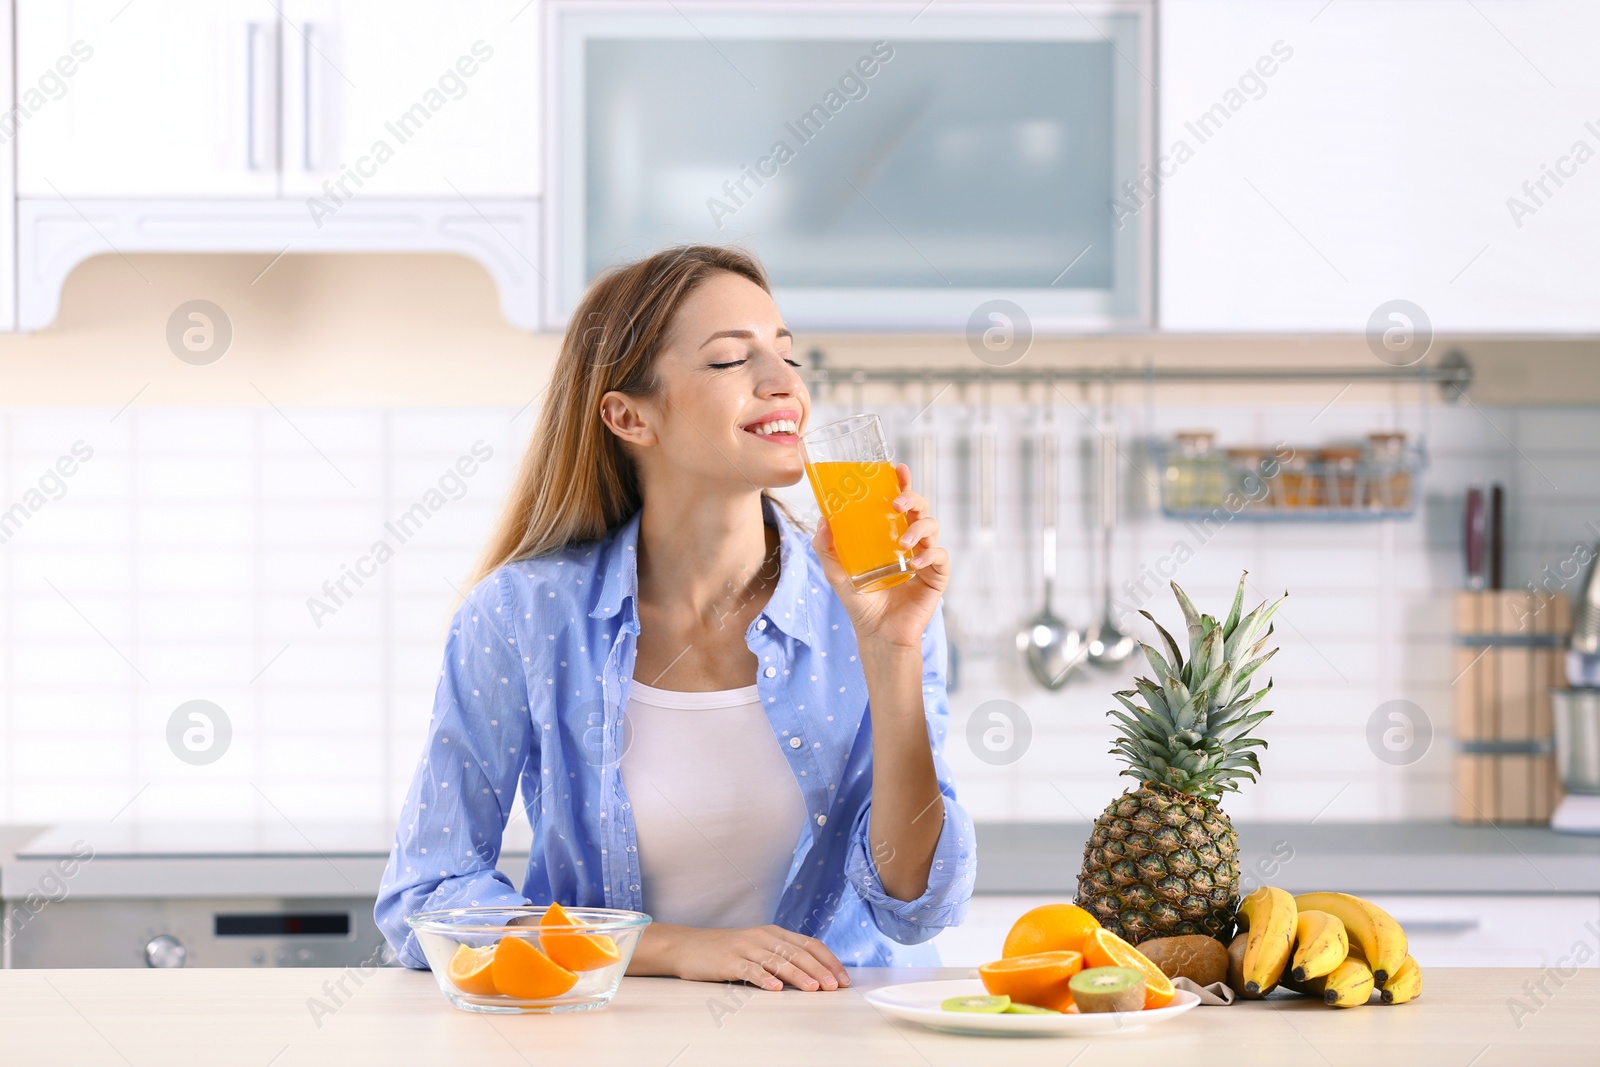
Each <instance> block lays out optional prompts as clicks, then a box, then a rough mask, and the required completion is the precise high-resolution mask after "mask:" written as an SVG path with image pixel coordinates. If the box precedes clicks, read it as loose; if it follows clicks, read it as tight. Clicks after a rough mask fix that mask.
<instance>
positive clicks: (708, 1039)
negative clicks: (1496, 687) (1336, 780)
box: [0, 967, 1600, 1067]
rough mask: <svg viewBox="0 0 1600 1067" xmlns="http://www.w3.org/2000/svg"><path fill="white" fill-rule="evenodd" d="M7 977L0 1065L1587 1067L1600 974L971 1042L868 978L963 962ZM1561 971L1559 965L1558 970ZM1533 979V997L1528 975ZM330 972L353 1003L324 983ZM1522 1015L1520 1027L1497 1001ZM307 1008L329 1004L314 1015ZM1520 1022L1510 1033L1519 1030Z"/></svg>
mask: <svg viewBox="0 0 1600 1067" xmlns="http://www.w3.org/2000/svg"><path fill="white" fill-rule="evenodd" d="M351 973H353V972H347V971H338V970H311V969H306V970H299V969H263V970H243V969H240V970H226V969H218V970H175V971H158V970H74V971H69V970H32V971H30V970H16V971H0V1064H7V1065H10V1064H18V1065H23V1064H28V1065H31V1064H64V1065H72V1067H78V1065H85V1067H92V1065H99V1064H106V1065H111V1067H127V1065H134V1067H145V1065H150V1067H184V1065H189V1064H196V1065H198V1064H205V1065H208V1067H210V1065H227V1067H251V1065H260V1067H267V1065H269V1064H270V1065H271V1067H296V1065H301V1064H339V1065H341V1067H349V1065H352V1064H356V1065H365V1064H382V1065H391V1064H392V1065H401V1064H405V1065H409V1064H450V1065H452V1067H479V1065H481V1067H501V1065H504V1067H519V1065H525V1064H536V1065H540V1067H543V1065H545V1064H572V1065H575V1067H609V1065H617V1067H690V1065H697V1067H698V1065H702V1064H705V1065H718V1064H729V1065H733V1064H737V1065H739V1067H749V1065H751V1064H758V1065H762V1067H767V1065H772V1064H790V1063H792V1064H804V1065H807V1067H856V1065H858V1064H867V1065H870V1067H899V1065H905V1067H945V1065H952V1067H953V1065H957V1064H961V1065H965V1064H974V1063H1005V1064H1007V1065H1013V1064H1015V1065H1026V1064H1050V1065H1052V1067H1064V1065H1067V1064H1071V1065H1073V1067H1095V1065H1098V1064H1115V1065H1117V1067H1134V1065H1136V1064H1171V1065H1174V1067H1189V1065H1201V1064H1225V1065H1227V1067H1252V1065H1257V1064H1259V1065H1262V1067H1298V1065H1306V1064H1309V1065H1317V1067H1320V1065H1323V1064H1326V1065H1329V1067H1344V1065H1347V1064H1348V1065H1351V1067H1385V1065H1389V1064H1400V1065H1406V1067H1412V1065H1416V1067H1431V1065H1435V1064H1438V1065H1449V1067H1493V1065H1497V1064H1506V1065H1514V1067H1523V1065H1526V1064H1538V1065H1539V1067H1559V1065H1564V1064H1585V1065H1588V1064H1594V1063H1600V970H1595V969H1589V970H1583V971H1579V972H1578V973H1577V975H1576V976H1574V977H1569V978H1567V979H1565V981H1564V982H1563V983H1562V984H1560V985H1559V986H1558V984H1557V983H1558V981H1560V979H1558V978H1555V977H1551V974H1552V972H1541V971H1534V970H1510V969H1485V970H1451V969H1443V968H1440V969H1435V970H1431V971H1428V972H1427V974H1426V977H1425V982H1426V984H1425V991H1424V995H1423V997H1422V998H1421V999H1420V1000H1417V1001H1414V1002H1412V1003H1411V1004H1407V1005H1403V1006H1399V1007H1384V1006H1382V1005H1378V1004H1373V1005H1370V1006H1368V1007H1365V1008H1357V1009H1350V1010H1343V1011H1341V1010H1336V1009H1333V1008H1326V1007H1323V1006H1322V1005H1320V1004H1318V1003H1316V1002H1314V1001H1311V1000H1307V999H1305V998H1302V997H1297V996H1293V995H1284V996H1282V997H1281V998H1280V997H1274V998H1272V999H1270V1000H1268V1001H1264V1002H1256V1003H1249V1004H1238V1005H1235V1006H1233V1007H1228V1008H1207V1007H1199V1008H1195V1009H1194V1010H1193V1011H1191V1012H1189V1013H1188V1014H1186V1015H1183V1016H1181V1017H1180V1018H1177V1019H1174V1020H1172V1021H1170V1022H1166V1023H1162V1024H1159V1025H1157V1026H1155V1027H1153V1028H1151V1029H1148V1030H1144V1031H1140V1032H1136V1033H1130V1034H1123V1035H1118V1036H1113V1037H1097V1038H1094V1039H1092V1040H1079V1039H1071V1038H1013V1039H996V1038H979V1037H963V1036H958V1035H953V1034H942V1033H935V1032H933V1031H930V1030H925V1029H923V1028H921V1027H918V1026H915V1025H911V1024H905V1023H898V1022H891V1021H889V1020H888V1019H886V1018H885V1017H883V1016H882V1015H880V1014H879V1013H878V1012H877V1011H876V1009H874V1008H873V1007H872V1006H871V1005H869V1004H868V1003H867V1002H866V1001H865V1000H864V999H863V998H862V995H861V994H862V992H863V991H864V990H866V989H869V988H871V987H873V986H876V985H884V984H889V983H895V982H912V981H924V980H927V979H930V978H963V977H966V976H967V974H968V972H967V970H966V969H965V968H954V967H949V968H939V969H909V968H905V969H891V968H858V969H855V970H853V971H852V972H851V974H852V982H853V984H852V985H851V987H850V988H849V989H845V990H839V991H836V992H815V993H807V992H801V991H799V990H792V989H786V990H784V991H783V992H781V993H772V992H767V991H764V990H759V989H755V988H753V987H749V986H743V985H740V986H733V985H720V984H709V983H700V982H684V981H679V980H677V979H671V978H627V979H624V980H623V987H622V991H621V992H620V993H618V995H617V998H616V999H615V1000H614V1001H612V1003H611V1004H610V1005H609V1006H607V1007H606V1008H604V1009H601V1010H599V1011H595V1012H584V1013H578V1014H572V1015H525V1016H508V1015H477V1014H471V1013H467V1012H462V1011H457V1010H456V1009H454V1008H452V1007H450V1005H449V1004H448V1003H447V1002H446V1001H445V1000H444V998H443V997H442V996H441V995H440V993H439V990H438V987H437V986H436V985H435V983H434V980H433V977H432V975H430V974H427V973H426V972H418V971H403V970H381V971H378V972H377V973H376V974H375V975H374V976H372V977H369V978H367V979H366V980H365V982H364V983H363V984H361V985H359V986H358V985H357V984H356V982H355V981H354V980H352V979H351V978H350V977H349V976H350V974H351ZM1569 973H1570V972H1569ZM1541 976H1543V977H1544V978H1545V981H1546V984H1547V987H1548V988H1549V989H1550V990H1551V991H1552V992H1551V995H1550V996H1548V997H1545V996H1542V995H1541V997H1540V999H1541V1000H1543V1001H1544V1004H1543V1006H1542V1007H1536V1006H1535V1005H1534V1002H1533V1001H1532V1000H1530V999H1528V998H1527V995H1526V993H1525V991H1524V989H1523V983H1524V982H1530V981H1532V982H1537V981H1538V980H1539V979H1540V978H1541ZM341 978H343V979H344V980H345V988H346V990H347V993H346V994H341V993H338V991H337V989H334V992H333V993H332V994H330V992H329V989H330V988H333V984H334V983H337V982H338V981H339V980H340V979H341ZM1512 998H1521V999H1523V1000H1524V1001H1525V1002H1526V1004H1527V1006H1528V1007H1529V1008H1530V1009H1532V1011H1531V1014H1528V1015H1526V1016H1525V1017H1523V1018H1521V1019H1520V1020H1518V1019H1514V1018H1513V1015H1512V1011H1511V1008H1510V1007H1509V1002H1510V1001H1511V1000H1512ZM314 1001H321V1002H322V1003H323V1004H325V1005H327V1006H328V1007H329V1008H331V1009H332V1011H331V1014H318V1013H314V1012H313V1007H312V1006H313V1003H314ZM1519 1022H1520V1026H1519Z"/></svg>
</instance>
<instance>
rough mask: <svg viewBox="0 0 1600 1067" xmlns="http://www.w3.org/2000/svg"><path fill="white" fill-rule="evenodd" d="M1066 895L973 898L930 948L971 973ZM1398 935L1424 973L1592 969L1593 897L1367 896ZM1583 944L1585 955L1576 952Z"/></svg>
mask: <svg viewBox="0 0 1600 1067" xmlns="http://www.w3.org/2000/svg"><path fill="white" fill-rule="evenodd" d="M1072 898H1073V894H1071V893H1067V894H1065V895H1061V896H1038V895H1023V894H1009V893H1003V894H1002V893H997V894H978V895H975V896H974V897H973V898H972V903H971V905H970V907H969V910H968V912H967V920H966V922H964V923H962V924H961V925H960V926H957V927H952V928H950V929H948V930H945V931H944V932H942V933H940V934H939V935H938V936H937V937H936V938H935V939H934V943H935V944H937V945H938V946H939V959H940V961H941V962H942V963H943V964H944V965H945V966H946V967H976V966H978V965H979V964H982V963H987V962H988V961H989V960H992V959H995V958H996V957H998V956H999V955H1000V947H1001V946H1002V945H1003V944H1004V943H1005V939H1006V932H1007V931H1008V930H1010V929H1011V924H1012V923H1014V922H1016V921H1017V919H1018V918H1019V917H1020V916H1021V915H1022V913H1023V912H1025V911H1027V910H1029V909H1030V908H1036V907H1038V906H1040V905H1042V904H1055V903H1060V902H1062V901H1070V900H1072ZM1370 899H1371V900H1372V902H1373V903H1374V904H1377V905H1379V906H1380V907H1382V908H1384V909H1385V910H1387V911H1388V912H1389V913H1390V914H1391V915H1393V916H1394V917H1395V918H1396V919H1397V920H1398V921H1399V922H1400V924H1401V925H1402V926H1404V927H1405V929H1406V936H1407V941H1408V943H1409V944H1410V947H1411V954H1412V955H1413V956H1415V957H1416V958H1417V961H1418V962H1419V963H1421V964H1422V965H1423V966H1424V967H1551V966H1556V965H1560V966H1563V967H1565V966H1568V965H1572V964H1574V963H1575V955H1574V954H1575V953H1576V955H1577V956H1582V957H1583V962H1582V963H1578V964H1576V965H1579V966H1584V967H1600V954H1597V953H1595V951H1594V948H1595V944H1596V938H1597V937H1600V897H1595V896H1591V895H1582V894H1577V895H1558V894H1548V895H1546V894H1482V893H1462V894H1459V895H1455V894H1452V895H1444V894H1434V895H1421V894H1393V895H1387V896H1378V895H1373V896H1371V897H1370ZM1579 944H1586V945H1588V946H1589V950H1588V951H1587V952H1580V951H1578V950H1577V948H1576V946H1578V945H1579Z"/></svg>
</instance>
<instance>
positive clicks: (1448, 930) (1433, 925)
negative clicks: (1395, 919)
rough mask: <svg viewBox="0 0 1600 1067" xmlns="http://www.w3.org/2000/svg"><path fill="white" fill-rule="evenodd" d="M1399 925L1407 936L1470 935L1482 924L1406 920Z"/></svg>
mask: <svg viewBox="0 0 1600 1067" xmlns="http://www.w3.org/2000/svg"><path fill="white" fill-rule="evenodd" d="M1400 925H1401V926H1403V927H1405V930H1406V933H1408V934H1470V933H1472V931H1474V930H1476V929H1478V928H1479V927H1480V926H1482V925H1483V924H1482V923H1480V922H1479V921H1478V920H1477V919H1408V920H1406V921H1405V922H1403V923H1401V924H1400Z"/></svg>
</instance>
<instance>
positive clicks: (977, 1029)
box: [866, 978, 1200, 1037]
mask: <svg viewBox="0 0 1600 1067" xmlns="http://www.w3.org/2000/svg"><path fill="white" fill-rule="evenodd" d="M987 994H988V990H986V989H984V988H983V981H982V980H981V979H978V978H956V979H951V980H947V981H942V982H904V983H901V984H899V985H890V986H880V987H878V988H877V989H871V990H868V991H867V993H866V999H867V1003H868V1004H871V1005H872V1006H873V1007H875V1008H877V1009H878V1010H880V1011H882V1012H883V1013H884V1014H885V1015H890V1016H893V1017H894V1018H897V1019H904V1020H906V1021H907V1022H913V1023H917V1024H919V1025H921V1026H926V1027H928V1028H929V1029H930V1030H943V1031H945V1032H946V1033H951V1034H982V1035H984V1036H986V1037H1011V1036H1026V1035H1030V1034H1070V1035H1072V1036H1074V1037H1078V1036H1088V1035H1089V1034H1109V1033H1127V1032H1128V1031H1130V1030H1138V1029H1140V1028H1141V1027H1145V1026H1152V1025H1154V1024H1156V1023H1162V1022H1166V1021H1167V1020H1168V1019H1173V1018H1176V1017H1178V1016H1179V1015H1182V1014H1183V1013H1184V1012H1186V1011H1188V1010H1190V1009H1191V1008H1193V1007H1195V1006H1196V1005H1198V1004H1199V1003H1200V995H1199V994H1198V993H1191V992H1189V991H1188V990H1187V989H1179V990H1176V991H1175V992H1174V993H1173V997H1172V1002H1171V1003H1170V1004H1168V1005H1167V1006H1166V1007H1164V1008H1146V1009H1145V1010H1144V1011H1107V1012H1098V1013H1096V1012H1083V1013H1077V1012H1062V1013H1060V1014H1058V1015H1031V1014H1028V1015H1024V1014H1016V1015H1013V1014H1011V1013H1009V1012H999V1013H995V1014H984V1013H982V1012H966V1011H945V1010H943V1009H942V1008H940V1007H939V1005H940V1004H941V1003H942V1002H943V1001H944V1000H945V999H946V998H947V997H981V996H986V995H987Z"/></svg>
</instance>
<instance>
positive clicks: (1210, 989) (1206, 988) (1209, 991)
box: [1172, 978, 1234, 1007]
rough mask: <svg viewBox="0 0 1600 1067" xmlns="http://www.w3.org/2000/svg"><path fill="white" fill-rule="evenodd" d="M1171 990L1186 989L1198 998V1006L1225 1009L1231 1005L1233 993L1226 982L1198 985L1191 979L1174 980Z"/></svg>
mask: <svg viewBox="0 0 1600 1067" xmlns="http://www.w3.org/2000/svg"><path fill="white" fill-rule="evenodd" d="M1172 985H1173V988H1175V989H1187V990H1188V991H1189V992H1191V993H1193V994H1195V995H1196V996H1198V997H1199V998H1200V1006H1201V1007H1204V1006H1206V1005H1207V1004H1210V1005H1212V1006H1214V1007H1227V1006H1228V1005H1229V1004H1232V1003H1233V1000H1234V993H1233V990H1232V989H1229V988H1228V983H1227V982H1212V983H1211V984H1210V985H1200V984H1198V983H1196V982H1195V981H1194V980H1193V979H1192V978H1174V979H1173V980H1172Z"/></svg>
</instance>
